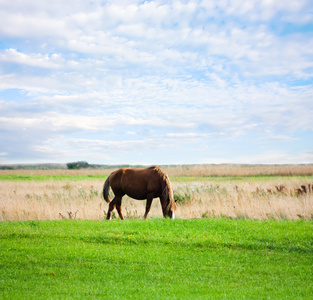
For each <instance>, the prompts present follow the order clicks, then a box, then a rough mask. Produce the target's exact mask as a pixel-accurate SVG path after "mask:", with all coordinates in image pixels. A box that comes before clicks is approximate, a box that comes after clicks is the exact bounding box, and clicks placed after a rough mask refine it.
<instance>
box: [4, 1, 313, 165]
mask: <svg viewBox="0 0 313 300" xmlns="http://www.w3.org/2000/svg"><path fill="white" fill-rule="evenodd" d="M312 49H313V2H312V1H311V0H289V1H279V0H263V1H262V0H249V1H242V0H233V1H230V0H229V1H227V0H225V1H220V0H219V1H217V0H216V1H213V0H212V1H209V0H208V1H200V0H199V1H195V0H194V1H133V0H127V1H120V0H115V1H101V0H94V1H77V0H75V1H73V0H68V1H63V0H62V1H61V0H55V1H45V0H41V1H37V0H26V1H20V0H10V1H7V0H4V1H0V135H1V139H0V163H2V164H9V163H42V162H60V163H66V162H69V161H77V160H85V161H88V162H89V163H100V164H125V163H127V164H145V165H151V164H194V163H251V164H255V163H265V164H266V163H277V164H282V163H313V118H312V116H313V80H312V79H313V51H312Z"/></svg>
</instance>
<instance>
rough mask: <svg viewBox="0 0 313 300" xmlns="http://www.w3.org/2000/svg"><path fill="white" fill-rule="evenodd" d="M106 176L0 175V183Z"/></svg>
mask: <svg viewBox="0 0 313 300" xmlns="http://www.w3.org/2000/svg"><path fill="white" fill-rule="evenodd" d="M107 177H108V175H63V174H60V175H38V174H0V181H49V180H53V181H62V180H70V181H77V180H95V179H103V180H104V179H106V178H107Z"/></svg>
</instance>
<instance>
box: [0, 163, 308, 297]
mask: <svg viewBox="0 0 313 300" xmlns="http://www.w3.org/2000/svg"><path fill="white" fill-rule="evenodd" d="M163 170H164V171H165V172H166V173H167V174H168V175H169V176H170V179H171V182H172V186H173V190H174V195H175V197H176V198H177V199H178V201H179V207H178V211H177V217H178V219H176V220H168V219H164V218H162V214H161V208H160V204H159V201H158V200H157V199H155V200H154V205H153V207H152V210H151V212H150V214H149V217H150V218H149V219H148V220H146V221H143V220H141V219H140V217H141V216H142V215H143V212H144V204H145V201H136V200H132V199H130V198H127V197H125V199H124V201H123V210H124V215H125V217H126V218H128V219H125V220H124V221H120V220H119V219H114V220H112V221H103V218H104V216H105V211H106V210H107V206H108V204H107V203H104V201H103V199H102V195H101V190H102V186H103V183H104V180H105V179H106V178H107V176H108V174H110V173H111V172H112V171H113V170H112V169H109V170H79V171H66V170H51V171H0V221H1V222H0V299H310V298H311V297H312V294H313V280H312V266H313V221H312V216H313V205H312V204H313V200H312V195H313V193H312V183H313V176H312V174H313V166H312V165H308V166H229V165H224V166H209V165H205V166H177V167H164V168H163Z"/></svg>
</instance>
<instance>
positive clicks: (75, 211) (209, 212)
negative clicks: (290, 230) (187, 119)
mask: <svg viewBox="0 0 313 300" xmlns="http://www.w3.org/2000/svg"><path fill="white" fill-rule="evenodd" d="M163 170H164V171H165V172H166V173H167V174H168V175H169V176H170V179H171V182H172V187H173V190H174V196H175V198H176V199H177V200H178V202H179V207H178V211H177V213H176V215H177V217H178V218H182V219H192V218H216V217H226V218H233V219H259V220H267V219H275V220H279V219H290V220H297V219H305V220H311V219H312V218H313V165H284V166H280V165H278V166H271V165H269V166H268V165H260V166H249V165H194V166H169V167H163ZM112 171H113V169H104V170H103V169H84V170H47V171H45V170H13V171H4V170H1V171H0V221H17V220H20V221H25V220H56V219H63V218H70V219H74V218H79V219H93V220H101V219H103V218H104V216H105V214H106V210H107V208H108V204H107V203H105V202H104V200H103V198H102V186H103V183H104V181H105V179H106V178H107V176H108V175H109V174H110V173H111V172H112ZM144 208H145V201H137V200H133V199H130V198H128V197H127V196H125V197H124V198H123V211H124V215H125V217H126V218H139V217H141V216H143V214H144ZM161 215H162V213H161V207H160V203H159V201H158V199H155V200H154V202H153V206H152V209H151V212H150V214H149V217H160V216H161Z"/></svg>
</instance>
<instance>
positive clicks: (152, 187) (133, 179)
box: [110, 167, 161, 199]
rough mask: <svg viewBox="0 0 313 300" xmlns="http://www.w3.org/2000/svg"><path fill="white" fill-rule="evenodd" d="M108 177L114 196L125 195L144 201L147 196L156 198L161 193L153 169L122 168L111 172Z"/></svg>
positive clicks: (158, 179) (158, 181)
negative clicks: (151, 195)
mask: <svg viewBox="0 0 313 300" xmlns="http://www.w3.org/2000/svg"><path fill="white" fill-rule="evenodd" d="M110 177H111V178H110V185H111V188H112V190H113V192H114V194H116V193H120V194H127V195H128V196H130V197H132V198H135V199H146V198H147V196H148V194H151V193H152V194H153V196H154V197H155V198H156V197H159V195H160V193H161V185H160V176H158V174H157V172H155V167H150V168H147V169H134V168H122V169H119V170H117V171H115V172H113V173H112V174H111V176H110Z"/></svg>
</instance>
